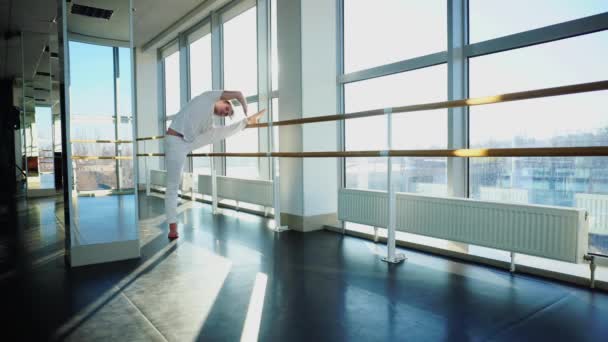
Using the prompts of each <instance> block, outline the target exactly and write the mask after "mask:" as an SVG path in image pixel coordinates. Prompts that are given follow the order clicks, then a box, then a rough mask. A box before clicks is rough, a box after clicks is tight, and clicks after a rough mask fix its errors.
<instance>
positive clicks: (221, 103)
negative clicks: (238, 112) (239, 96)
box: [213, 100, 234, 117]
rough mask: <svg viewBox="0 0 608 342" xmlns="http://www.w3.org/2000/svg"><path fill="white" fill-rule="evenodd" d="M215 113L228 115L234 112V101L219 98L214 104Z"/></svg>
mask: <svg viewBox="0 0 608 342" xmlns="http://www.w3.org/2000/svg"><path fill="white" fill-rule="evenodd" d="M213 113H214V114H215V115H218V116H222V117H226V116H232V115H233V114H234V108H232V103H230V101H228V100H218V101H216V102H215V105H214V106H213Z"/></svg>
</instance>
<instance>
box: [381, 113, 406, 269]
mask: <svg viewBox="0 0 608 342" xmlns="http://www.w3.org/2000/svg"><path fill="white" fill-rule="evenodd" d="M384 114H386V116H387V120H386V123H387V128H388V134H387V138H388V144H387V147H388V150H389V151H390V150H391V149H392V145H393V142H392V140H393V133H392V127H393V111H392V109H391V108H386V109H384ZM387 155H388V153H387ZM387 183H388V184H387V185H388V191H387V195H388V213H387V214H388V223H387V230H388V238H387V240H386V244H387V255H386V257H385V258H382V260H383V261H386V262H388V263H391V264H398V263H400V262H402V261H403V260H405V255H403V254H396V253H395V249H396V248H395V245H396V243H397V242H396V238H395V234H396V233H395V226H396V214H395V207H396V203H395V202H396V198H395V186H394V181H393V158H392V157H390V156H389V157H388V170H387Z"/></svg>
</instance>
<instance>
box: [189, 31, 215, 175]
mask: <svg viewBox="0 0 608 342" xmlns="http://www.w3.org/2000/svg"><path fill="white" fill-rule="evenodd" d="M188 41H189V44H188V52H189V54H190V58H189V61H190V68H189V71H190V77H189V78H190V97H191V98H194V97H196V96H197V95H200V94H201V93H203V92H205V91H208V90H212V89H213V87H212V81H213V77H212V76H213V75H212V71H211V70H212V64H211V33H210V32H209V26H204V27H203V28H201V29H199V30H197V31H196V32H194V33H192V34H191V35H190V36H189V37H188ZM211 149H212V146H211V145H207V146H203V147H201V148H199V149H197V150H194V151H193V153H208V152H211ZM192 171H193V172H194V173H196V174H211V161H210V160H209V158H201V157H193V158H192Z"/></svg>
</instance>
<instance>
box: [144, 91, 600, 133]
mask: <svg viewBox="0 0 608 342" xmlns="http://www.w3.org/2000/svg"><path fill="white" fill-rule="evenodd" d="M600 90H608V81H598V82H589V83H579V84H572V85H566V86H560V87H552V88H543V89H536V90H527V91H522V92H516V93H507V94H502V95H494V96H485V97H477V98H469V99H462V100H452V101H442V102H431V103H423V104H417V105H409V106H401V107H392V108H389V109H390V110H391V111H392V113H408V112H418V111H425V110H433V109H447V108H457V107H465V106H480V105H487V104H495V103H502V102H510V101H521V100H529V99H535V98H541V97H551V96H561V95H571V94H578V93H586V92H592V91H600ZM380 115H385V109H372V110H365V111H360V112H354V113H349V114H336V115H325V116H315V117H310V118H304V119H293V120H282V121H274V122H273V123H272V126H288V125H300V124H307V123H315V122H327V121H337V120H348V119H358V118H364V117H370V116H380ZM268 126H269V124H268V123H267V122H264V123H257V124H253V125H247V127H246V128H256V127H268ZM162 138H164V136H162V135H160V136H152V137H143V138H137V139H136V140H137V141H142V140H156V139H162Z"/></svg>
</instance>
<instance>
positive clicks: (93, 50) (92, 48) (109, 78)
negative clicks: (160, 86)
mask: <svg viewBox="0 0 608 342" xmlns="http://www.w3.org/2000/svg"><path fill="white" fill-rule="evenodd" d="M69 44H70V115H71V124H70V130H71V131H70V139H71V140H98V139H99V140H114V139H115V138H116V132H115V128H114V118H113V116H114V54H113V49H112V47H108V46H100V45H92V44H84V43H78V42H72V41H71V42H69ZM129 97H130V96H129ZM72 155H73V156H114V155H116V151H115V148H114V144H96V143H76V142H73V143H72ZM74 165H75V167H74V173H75V182H76V188H77V189H78V191H84V190H97V189H112V188H117V187H118V184H117V178H116V162H115V161H114V160H74Z"/></svg>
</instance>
